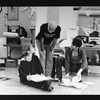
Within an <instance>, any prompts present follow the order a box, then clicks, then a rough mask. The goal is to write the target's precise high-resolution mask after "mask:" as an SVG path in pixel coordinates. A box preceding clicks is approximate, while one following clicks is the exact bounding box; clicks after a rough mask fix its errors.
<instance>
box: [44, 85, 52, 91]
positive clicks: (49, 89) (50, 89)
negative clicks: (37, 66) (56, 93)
mask: <svg viewBox="0 0 100 100" xmlns="http://www.w3.org/2000/svg"><path fill="white" fill-rule="evenodd" d="M42 89H43V90H46V91H52V90H53V87H52V86H51V85H50V86H48V87H43V88H42Z"/></svg>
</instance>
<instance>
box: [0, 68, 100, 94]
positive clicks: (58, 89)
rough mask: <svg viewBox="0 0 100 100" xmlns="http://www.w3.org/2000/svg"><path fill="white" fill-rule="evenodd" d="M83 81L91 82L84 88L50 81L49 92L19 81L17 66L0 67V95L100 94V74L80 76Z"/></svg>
mask: <svg viewBox="0 0 100 100" xmlns="http://www.w3.org/2000/svg"><path fill="white" fill-rule="evenodd" d="M82 80H83V82H92V83H94V84H92V85H88V87H87V88H86V89H77V88H74V87H63V86H60V85H59V84H58V82H52V86H53V87H54V90H53V91H51V92H47V91H43V90H40V89H36V88H33V87H30V86H27V85H23V84H21V83H20V81H19V77H18V68H10V67H9V68H8V67H0V95H100V76H99V75H96V74H90V75H89V76H82Z"/></svg>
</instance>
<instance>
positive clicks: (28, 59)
mask: <svg viewBox="0 0 100 100" xmlns="http://www.w3.org/2000/svg"><path fill="white" fill-rule="evenodd" d="M18 72H19V77H20V82H21V83H22V84H26V85H29V86H32V87H35V88H39V89H43V90H46V91H52V90H53V87H52V86H51V83H52V80H46V81H42V82H34V81H31V75H35V74H40V75H41V74H43V68H42V65H41V63H40V60H39V59H38V57H37V56H36V55H34V48H33V46H32V44H31V43H25V44H23V45H22V58H21V62H20V65H19V68H18Z"/></svg>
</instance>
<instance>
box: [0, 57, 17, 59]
mask: <svg viewBox="0 0 100 100" xmlns="http://www.w3.org/2000/svg"><path fill="white" fill-rule="evenodd" d="M0 59H4V60H18V59H19V58H9V57H8V58H7V57H2V58H0Z"/></svg>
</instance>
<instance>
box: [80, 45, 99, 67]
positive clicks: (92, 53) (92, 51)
mask: <svg viewBox="0 0 100 100" xmlns="http://www.w3.org/2000/svg"><path fill="white" fill-rule="evenodd" d="M82 48H83V49H84V50H85V51H86V54H87V57H90V58H92V59H93V57H95V54H98V58H99V61H98V62H96V61H93V62H91V63H89V64H90V65H100V47H96V46H94V47H82ZM96 52H97V53H96ZM95 59H96V58H95Z"/></svg>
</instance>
